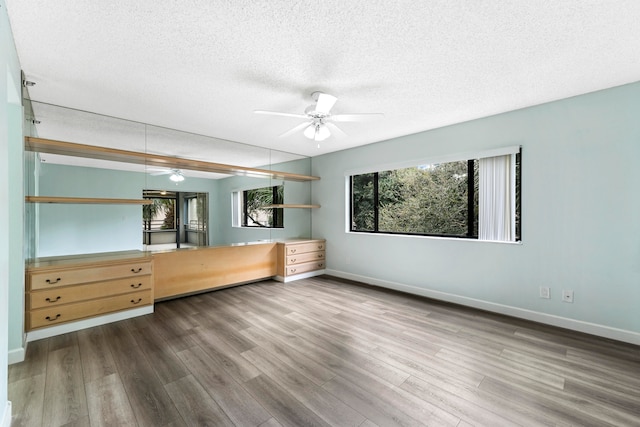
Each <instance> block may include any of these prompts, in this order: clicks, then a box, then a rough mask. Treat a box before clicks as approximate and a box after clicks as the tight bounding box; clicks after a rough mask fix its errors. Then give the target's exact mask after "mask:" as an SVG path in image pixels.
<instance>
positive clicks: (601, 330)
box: [326, 269, 640, 345]
mask: <svg viewBox="0 0 640 427" xmlns="http://www.w3.org/2000/svg"><path fill="white" fill-rule="evenodd" d="M326 274H328V275H331V276H336V277H341V278H343V279H349V280H355V281H357V282H362V283H366V284H370V285H374V286H380V287H383V288H388V289H395V290H397V291H402V292H407V293H410V294H414V295H421V296H424V297H428V298H433V299H437V300H440V301H447V302H452V303H455V304H460V305H465V306H468V307H473V308H479V309H481V310H487V311H491V312H493V313H499V314H505V315H507V316H512V317H518V318H520V319H526V320H531V321H534V322H539V323H544V324H546V325H551V326H558V327H560V328H565V329H570V330H573V331H578V332H584V333H587V334H591V335H597V336H600V337H604V338H609V339H613V340H617V341H623V342H627V343H630V344H635V345H640V333H638V332H634V331H628V330H625V329H618V328H612V327H610V326H605V325H599V324H596V323H590V322H584V321H581V320H576V319H569V318H566V317H560V316H556V315H553V314H546V313H540V312H538V311H532V310H527V309H524V308H518V307H512V306H508V305H503V304H497V303H493V302H489V301H484V300H479V299H475V298H468V297H464V296H461V295H454V294H449V293H446V292H440V291H434V290H431V289H424V288H419V287H416V286H410V285H405V284H403V283H397V282H390V281H387V280H379V279H375V278H373V277H367V276H361V275H359V274H352V273H347V272H343V271H337V270H329V269H327V271H326Z"/></svg>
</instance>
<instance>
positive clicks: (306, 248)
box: [284, 240, 325, 256]
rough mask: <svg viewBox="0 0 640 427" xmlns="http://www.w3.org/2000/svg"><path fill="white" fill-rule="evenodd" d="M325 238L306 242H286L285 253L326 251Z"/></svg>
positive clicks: (296, 253)
mask: <svg viewBox="0 0 640 427" xmlns="http://www.w3.org/2000/svg"><path fill="white" fill-rule="evenodd" d="M324 246H325V241H324V240H313V241H305V242H304V243H284V248H285V253H286V254H287V256H288V255H298V254H302V253H307V252H317V251H324Z"/></svg>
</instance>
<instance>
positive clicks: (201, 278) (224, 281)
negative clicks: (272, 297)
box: [153, 241, 277, 299]
mask: <svg viewBox="0 0 640 427" xmlns="http://www.w3.org/2000/svg"><path fill="white" fill-rule="evenodd" d="M153 259H154V265H155V283H154V285H155V297H156V299H164V298H171V297H175V296H180V295H188V294H192V293H196V292H202V291H206V290H210V289H216V288H221V287H225V286H230V285H237V284H241V283H248V282H255V281H258V280H261V279H267V278H270V277H273V276H275V275H276V261H277V253H276V243H274V242H270V241H265V242H254V243H240V244H235V245H230V246H212V247H196V248H184V249H173V250H167V251H160V252H154V253H153Z"/></svg>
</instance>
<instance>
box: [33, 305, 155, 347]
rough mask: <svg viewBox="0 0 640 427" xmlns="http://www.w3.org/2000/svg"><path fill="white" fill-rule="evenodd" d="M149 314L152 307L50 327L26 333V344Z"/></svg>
mask: <svg viewBox="0 0 640 427" xmlns="http://www.w3.org/2000/svg"><path fill="white" fill-rule="evenodd" d="M151 313H153V305H149V306H146V307H140V308H134V309H132V310H126V311H119V312H117V313H110V314H105V315H104V316H96V317H92V318H91V319H84V320H79V321H77V322H70V323H64V324H62V325H56V326H51V327H49V328H44V329H36V330H35V331H31V332H27V342H31V341H37V340H41V339H43V338H50V337H55V336H56V335H62V334H66V333H69V332H75V331H80V330H82V329H87V328H92V327H94V326H100V325H106V324H107V323H112V322H118V321H120V320H125V319H131V318H132V317H137V316H142V315H145V314H151Z"/></svg>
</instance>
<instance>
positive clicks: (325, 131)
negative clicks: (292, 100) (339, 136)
mask: <svg viewBox="0 0 640 427" xmlns="http://www.w3.org/2000/svg"><path fill="white" fill-rule="evenodd" d="M304 136H306V137H307V138H309V139H312V140H314V141H324V140H325V139H327V138H329V137H330V136H331V131H330V130H329V128H328V127H327V125H325V124H324V123H311V124H310V125H309V126H307V127H306V129H305V130H304Z"/></svg>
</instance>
